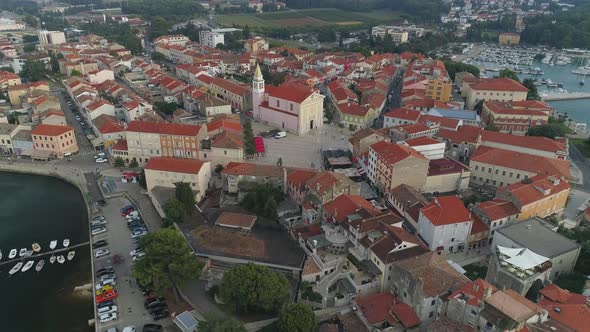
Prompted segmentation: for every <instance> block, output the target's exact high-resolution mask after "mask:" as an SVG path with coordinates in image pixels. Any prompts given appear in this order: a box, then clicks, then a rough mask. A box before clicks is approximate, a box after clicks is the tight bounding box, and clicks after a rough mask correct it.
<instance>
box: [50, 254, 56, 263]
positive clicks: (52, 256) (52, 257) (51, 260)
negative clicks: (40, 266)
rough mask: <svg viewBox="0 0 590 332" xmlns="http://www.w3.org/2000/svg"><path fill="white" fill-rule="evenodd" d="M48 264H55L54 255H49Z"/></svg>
mask: <svg viewBox="0 0 590 332" xmlns="http://www.w3.org/2000/svg"><path fill="white" fill-rule="evenodd" d="M49 263H51V264H53V263H55V255H51V257H50V258H49Z"/></svg>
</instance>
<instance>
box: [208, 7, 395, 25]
mask: <svg viewBox="0 0 590 332" xmlns="http://www.w3.org/2000/svg"><path fill="white" fill-rule="evenodd" d="M216 20H217V22H218V23H219V24H221V25H223V26H227V27H230V26H233V25H239V26H245V25H247V26H249V27H251V28H280V27H306V26H325V25H341V26H342V25H357V24H364V23H371V24H380V23H383V24H386V23H393V22H397V21H399V20H400V17H399V13H397V12H393V11H387V10H383V11H372V12H363V13H357V12H348V11H343V10H340V9H335V8H318V9H305V10H289V11H285V12H278V13H263V14H233V15H217V16H216Z"/></svg>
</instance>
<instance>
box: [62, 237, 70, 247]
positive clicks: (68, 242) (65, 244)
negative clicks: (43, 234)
mask: <svg viewBox="0 0 590 332" xmlns="http://www.w3.org/2000/svg"><path fill="white" fill-rule="evenodd" d="M63 245H64V248H67V247H68V246H69V245H70V239H65V240H64V242H63Z"/></svg>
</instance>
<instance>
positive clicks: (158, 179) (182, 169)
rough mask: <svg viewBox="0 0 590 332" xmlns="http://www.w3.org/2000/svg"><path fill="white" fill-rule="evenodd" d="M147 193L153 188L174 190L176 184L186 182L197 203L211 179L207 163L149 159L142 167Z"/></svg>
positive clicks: (167, 158) (158, 158)
mask: <svg viewBox="0 0 590 332" xmlns="http://www.w3.org/2000/svg"><path fill="white" fill-rule="evenodd" d="M144 169H145V181H146V188H147V191H148V192H152V191H153V189H154V188H155V187H164V188H175V183H177V182H187V183H189V184H190V186H191V189H192V190H193V192H194V194H195V199H196V200H197V201H199V200H201V199H202V198H203V197H204V196H205V192H206V191H207V189H209V181H210V179H211V166H210V163H209V162H205V161H201V160H198V159H178V158H171V157H155V158H151V159H150V160H149V161H148V162H147V164H146V165H145V167H144Z"/></svg>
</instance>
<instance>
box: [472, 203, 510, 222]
mask: <svg viewBox="0 0 590 332" xmlns="http://www.w3.org/2000/svg"><path fill="white" fill-rule="evenodd" d="M476 208H477V209H479V210H480V211H481V212H482V213H483V214H484V215H485V216H486V217H487V218H488V219H489V221H490V222H492V221H495V220H499V219H504V218H508V217H510V216H515V215H517V214H519V213H520V210H518V208H517V207H516V206H515V205H514V204H512V202H510V201H505V200H503V199H494V200H492V201H485V202H481V203H478V204H476Z"/></svg>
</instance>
